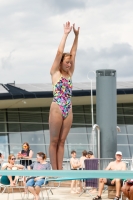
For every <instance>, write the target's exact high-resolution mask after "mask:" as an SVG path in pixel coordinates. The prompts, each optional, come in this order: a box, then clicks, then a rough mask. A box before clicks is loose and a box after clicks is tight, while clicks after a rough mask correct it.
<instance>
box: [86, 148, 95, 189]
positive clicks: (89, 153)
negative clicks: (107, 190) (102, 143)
mask: <svg viewBox="0 0 133 200" xmlns="http://www.w3.org/2000/svg"><path fill="white" fill-rule="evenodd" d="M87 155H88V159H95V156H94V154H93V152H92V151H88V152H87ZM91 180H94V183H95V182H97V180H96V179H91ZM91 180H90V186H92V183H91V182H92V181H91ZM88 182H89V181H88ZM89 192H91V193H95V192H97V188H96V187H91V190H90V191H89Z"/></svg>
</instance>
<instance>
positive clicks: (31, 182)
mask: <svg viewBox="0 0 133 200" xmlns="http://www.w3.org/2000/svg"><path fill="white" fill-rule="evenodd" d="M31 169H33V170H51V166H50V164H49V163H48V162H46V155H45V154H44V153H43V152H39V153H37V162H34V163H32V164H31V165H30V166H28V170H31ZM44 182H45V177H43V176H40V177H30V178H28V179H27V182H26V187H27V188H28V190H29V191H30V192H31V193H32V194H33V195H34V197H35V199H34V200H39V193H40V188H41V186H42V185H43V184H44Z"/></svg>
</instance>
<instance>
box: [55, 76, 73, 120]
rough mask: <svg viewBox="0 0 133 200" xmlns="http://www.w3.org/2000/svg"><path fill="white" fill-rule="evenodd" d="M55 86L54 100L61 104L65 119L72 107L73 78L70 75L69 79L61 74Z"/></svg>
mask: <svg viewBox="0 0 133 200" xmlns="http://www.w3.org/2000/svg"><path fill="white" fill-rule="evenodd" d="M53 87H54V88H53V95H54V98H53V102H56V103H57V104H58V105H59V107H60V109H61V111H62V116H63V119H65V118H66V117H67V116H68V113H69V110H70V109H71V107H72V103H71V96H72V80H71V78H70V77H69V78H68V79H67V78H64V77H63V76H62V75H61V77H60V80H59V81H58V82H57V83H56V84H55V85H54V86H53Z"/></svg>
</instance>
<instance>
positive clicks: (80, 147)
mask: <svg viewBox="0 0 133 200" xmlns="http://www.w3.org/2000/svg"><path fill="white" fill-rule="evenodd" d="M72 150H75V151H76V153H77V158H80V157H81V156H82V152H83V151H84V150H86V151H89V150H90V147H89V145H88V144H86V145H83V144H78V145H71V144H69V145H68V151H69V158H71V151H72Z"/></svg>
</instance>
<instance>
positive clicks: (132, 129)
mask: <svg viewBox="0 0 133 200" xmlns="http://www.w3.org/2000/svg"><path fill="white" fill-rule="evenodd" d="M126 127H127V133H128V134H133V125H128V124H127V125H126Z"/></svg>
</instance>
